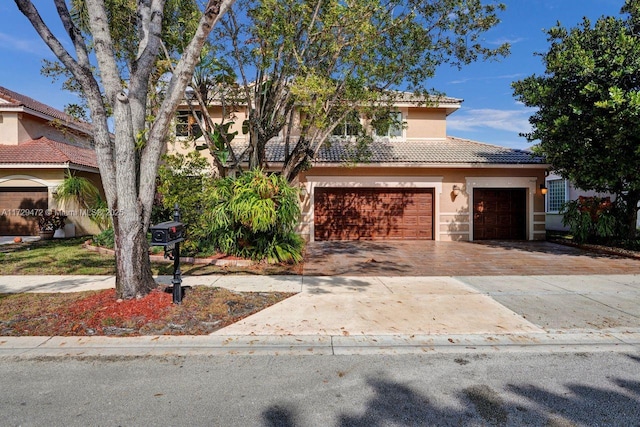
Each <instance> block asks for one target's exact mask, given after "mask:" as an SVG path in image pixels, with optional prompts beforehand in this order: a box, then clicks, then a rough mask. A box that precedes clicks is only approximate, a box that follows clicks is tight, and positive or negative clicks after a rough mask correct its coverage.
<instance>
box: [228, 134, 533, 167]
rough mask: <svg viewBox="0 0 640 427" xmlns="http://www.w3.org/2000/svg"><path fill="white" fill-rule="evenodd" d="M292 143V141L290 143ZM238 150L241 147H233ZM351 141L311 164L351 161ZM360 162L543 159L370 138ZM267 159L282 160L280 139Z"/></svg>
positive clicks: (490, 148) (469, 146) (334, 144)
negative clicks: (370, 140)
mask: <svg viewBox="0 0 640 427" xmlns="http://www.w3.org/2000/svg"><path fill="white" fill-rule="evenodd" d="M292 145H293V144H292ZM236 152H237V153H241V152H242V151H241V150H236ZM353 152H354V144H348V143H345V142H344V141H342V140H340V139H335V140H333V141H331V143H327V144H325V146H323V147H322V148H321V149H320V152H319V153H318V156H317V157H316V159H315V161H314V163H315V164H323V163H344V162H349V161H351V160H352V158H353V155H352V154H351V153H353ZM364 152H365V153H366V154H365V155H364V156H363V157H362V158H363V159H365V161H363V162H362V163H368V164H376V163H378V164H398V165H402V164H416V165H418V164H425V165H426V164H433V165H438V164H544V159H543V158H542V157H540V156H535V155H534V154H533V153H531V152H530V151H526V150H519V149H515V148H507V147H500V146H497V145H491V144H484V143H481V142H476V141H471V140H468V139H461V138H454V137H447V138H446V140H404V141H389V140H388V139H383V138H381V139H376V140H374V141H373V142H372V143H371V144H370V145H369V146H368V147H367V148H366V149H365V151H364ZM266 156H267V161H268V162H273V163H277V162H282V161H284V156H285V147H284V143H283V142H282V141H279V140H277V139H274V140H272V141H271V142H270V143H269V144H267V149H266Z"/></svg>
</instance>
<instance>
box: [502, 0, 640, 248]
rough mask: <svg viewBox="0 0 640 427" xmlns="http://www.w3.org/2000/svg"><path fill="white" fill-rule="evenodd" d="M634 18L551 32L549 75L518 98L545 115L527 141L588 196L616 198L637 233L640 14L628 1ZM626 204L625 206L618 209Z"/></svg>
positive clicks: (525, 84)
mask: <svg viewBox="0 0 640 427" xmlns="http://www.w3.org/2000/svg"><path fill="white" fill-rule="evenodd" d="M623 11H626V12H629V13H630V14H629V16H628V17H627V18H626V19H622V18H614V17H602V18H600V19H598V21H597V22H596V23H595V25H592V24H591V22H590V21H589V20H588V19H586V18H585V19H584V20H583V22H582V23H581V25H580V26H578V27H576V28H572V29H569V30H568V29H565V28H563V27H560V26H558V27H554V28H552V29H551V30H549V31H548V36H549V42H550V48H549V51H548V52H547V53H545V54H542V55H541V56H542V59H543V62H544V64H545V66H546V70H545V73H544V75H541V76H538V75H532V76H530V77H527V78H525V79H524V80H521V81H518V82H515V83H514V84H513V88H514V94H515V96H516V98H517V99H518V100H519V101H522V102H523V103H524V104H525V105H526V106H528V107H534V108H536V109H537V111H536V113H535V114H534V115H533V116H531V118H530V119H529V121H530V122H531V124H532V125H533V131H532V132H531V133H528V134H526V135H524V136H526V137H527V139H529V140H530V141H539V143H538V144H537V146H535V147H534V149H535V150H536V151H537V152H538V153H539V154H542V155H544V156H545V157H546V158H547V161H548V162H549V163H550V164H551V165H552V166H553V168H554V169H555V170H556V171H558V173H559V174H560V175H562V176H563V177H565V178H568V179H570V180H571V181H572V182H574V183H575V184H576V185H577V187H579V188H581V189H584V190H596V191H598V192H608V193H612V194H615V195H616V200H617V201H621V202H620V206H622V205H623V202H624V206H626V207H627V209H626V212H625V213H624V214H623V215H621V216H618V218H619V219H620V221H623V222H624V223H626V224H627V229H628V232H629V233H630V236H634V235H635V234H636V231H635V217H636V213H637V205H638V201H640V174H638V164H640V149H639V147H640V91H639V90H638V72H639V71H640V39H639V38H638V34H639V33H638V25H637V23H638V22H639V21H640V8H638V7H637V2H636V1H635V0H627V1H626V2H625V6H624V8H623ZM617 203H618V202H617Z"/></svg>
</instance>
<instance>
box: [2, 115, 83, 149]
mask: <svg viewBox="0 0 640 427" xmlns="http://www.w3.org/2000/svg"><path fill="white" fill-rule="evenodd" d="M0 117H1V119H0V144H4V145H17V144H20V143H22V142H26V141H30V140H32V139H36V138H40V137H42V136H44V137H47V138H49V139H51V140H54V141H64V142H70V143H74V144H79V145H83V146H89V144H90V137H88V136H86V135H81V134H79V133H78V132H75V131H72V130H69V129H65V128H62V127H56V126H55V125H54V123H53V122H51V121H49V120H45V119H41V118H38V117H33V116H30V115H27V114H24V113H12V112H3V113H0Z"/></svg>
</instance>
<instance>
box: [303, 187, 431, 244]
mask: <svg viewBox="0 0 640 427" xmlns="http://www.w3.org/2000/svg"><path fill="white" fill-rule="evenodd" d="M314 199H315V206H314V229H315V232H314V237H315V240H360V239H362V240H400V239H403V240H432V239H433V189H429V188H423V189H398V188H390V189H382V188H316V189H315V196H314Z"/></svg>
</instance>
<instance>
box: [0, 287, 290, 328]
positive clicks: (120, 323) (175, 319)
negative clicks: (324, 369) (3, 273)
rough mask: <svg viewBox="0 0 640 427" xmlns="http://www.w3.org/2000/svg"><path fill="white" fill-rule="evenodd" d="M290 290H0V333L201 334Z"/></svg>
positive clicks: (245, 314)
mask: <svg viewBox="0 0 640 427" xmlns="http://www.w3.org/2000/svg"><path fill="white" fill-rule="evenodd" d="M291 295H293V294H291V293H285V292H233V291H230V290H227V289H222V288H211V287H205V286H198V287H194V288H185V297H184V299H183V301H182V303H181V304H173V302H172V300H173V297H172V295H171V294H170V293H168V292H165V290H164V289H156V290H154V291H152V292H151V293H150V294H149V295H147V296H145V297H144V298H140V299H133V300H120V299H117V298H116V294H115V290H114V289H107V290H102V291H89V292H73V293H55V294H35V293H32V294H0V335H3V336H28V335H32V336H56V335H57V336H74V335H75V336H83V335H115V336H137V335H202V334H209V333H211V332H214V331H216V330H218V329H220V328H223V327H224V326H227V325H229V324H231V323H234V322H237V321H238V320H240V319H242V318H244V317H246V316H249V315H251V314H253V313H256V312H258V311H260V310H262V309H264V308H266V307H269V306H271V305H273V304H275V303H277V302H279V301H282V300H283V299H285V298H288V297H289V296H291Z"/></svg>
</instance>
